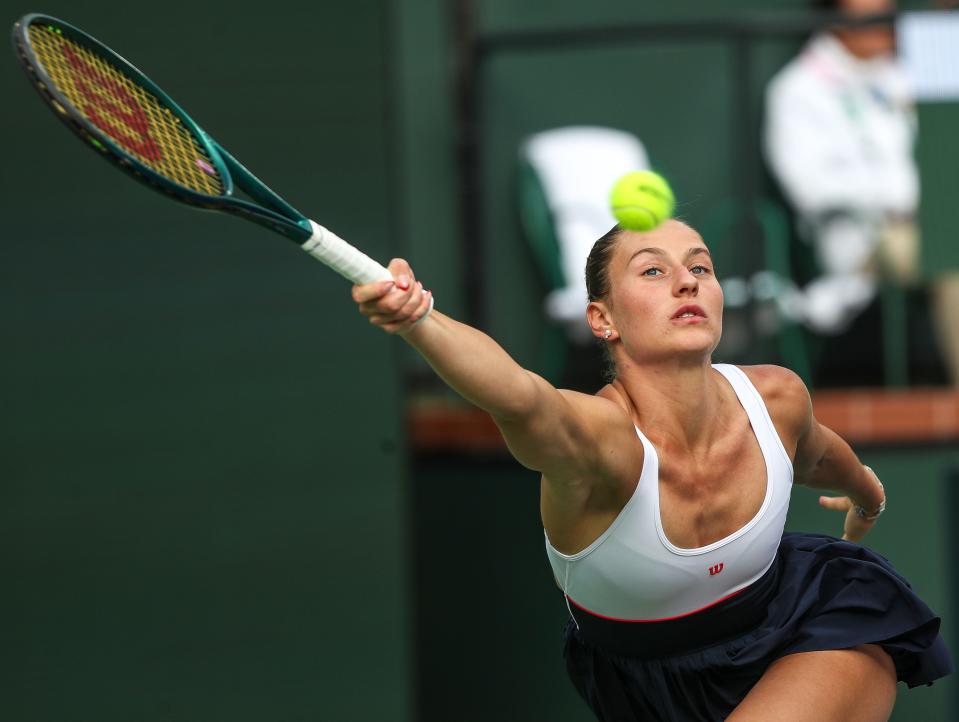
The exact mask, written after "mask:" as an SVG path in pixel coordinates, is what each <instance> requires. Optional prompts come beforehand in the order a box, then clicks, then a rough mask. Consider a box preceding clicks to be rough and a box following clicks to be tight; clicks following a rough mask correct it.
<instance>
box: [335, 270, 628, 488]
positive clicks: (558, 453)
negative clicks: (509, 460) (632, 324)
mask: <svg viewBox="0 0 959 722" xmlns="http://www.w3.org/2000/svg"><path fill="white" fill-rule="evenodd" d="M389 270H390V272H391V273H392V274H393V277H394V279H395V280H394V281H380V282H377V283H371V284H367V285H364V286H354V287H353V298H354V300H355V301H356V302H357V303H358V304H359V308H360V311H361V313H363V314H364V315H365V316H367V317H368V318H369V320H370V322H371V323H373V324H374V325H377V326H379V327H381V328H383V329H384V330H385V331H387V332H390V333H394V334H398V335H400V336H401V337H402V338H403V339H404V340H405V341H406V342H407V343H409V344H410V345H411V346H412V347H413V348H415V349H416V350H417V351H418V352H419V353H420V354H421V355H422V356H423V358H425V359H426V361H427V362H428V363H429V364H430V366H432V368H433V369H434V370H435V371H436V373H437V374H438V375H439V376H440V378H442V379H443V381H445V382H446V383H447V384H448V385H449V386H450V387H451V388H452V389H454V390H455V391H456V392H457V393H459V394H460V395H461V396H463V398H465V399H466V400H468V401H470V402H471V403H473V404H475V405H476V406H478V407H480V408H481V409H483V410H485V411H487V412H488V413H489V414H490V415H491V416H492V417H493V420H494V421H495V422H496V424H497V425H498V426H499V428H500V431H501V432H502V434H503V436H504V438H505V439H506V442H507V444H508V445H509V448H510V451H511V453H512V454H513V456H515V457H516V459H517V460H518V461H519V462H520V463H522V464H523V465H524V466H527V467H529V468H531V469H535V470H537V471H541V472H543V473H544V475H546V476H547V478H548V479H549V480H550V482H552V483H554V484H560V485H562V484H564V483H569V484H573V483H575V482H583V481H584V480H586V479H587V477H590V479H589V480H590V482H595V481H600V482H601V481H602V476H603V475H609V474H613V475H615V465H616V463H617V462H613V463H610V462H609V461H607V458H608V456H609V455H608V454H607V455H605V456H604V454H603V451H602V449H603V448H609V439H608V437H606V438H601V437H602V436H603V435H602V434H600V433H599V431H598V429H604V430H605V431H606V432H607V434H609V435H612V436H613V437H614V438H615V439H618V440H619V441H622V439H619V436H618V435H617V429H619V430H620V434H621V435H622V436H623V437H624V438H629V439H631V440H633V441H634V440H635V437H634V432H633V430H632V425H631V423H630V422H629V419H628V417H627V416H626V415H625V413H623V411H622V410H621V409H620V408H619V407H617V406H616V405H615V404H614V403H613V402H611V401H609V400H607V399H602V398H598V397H594V396H588V395H585V394H579V393H575V392H571V391H560V390H558V389H556V388H554V387H553V386H552V385H551V384H550V383H548V382H547V381H546V380H545V379H543V378H542V377H540V376H539V375H537V374H535V373H533V372H531V371H528V370H527V369H524V368H523V367H522V366H520V365H519V364H517V363H516V362H515V361H514V360H513V359H512V358H511V357H510V356H509V354H507V353H506V351H504V350H503V348H502V347H500V346H499V344H497V343H496V342H495V341H493V339H491V338H490V337H489V336H487V335H486V334H484V333H482V332H481V331H479V330H477V329H475V328H472V327H470V326H467V325H466V324H463V323H460V322H458V321H455V320H454V319H452V318H450V317H448V316H445V315H444V314H442V313H440V312H439V311H433V312H432V313H429V315H428V317H425V316H426V314H427V312H428V309H429V306H430V299H429V293H428V292H427V291H424V290H423V288H422V285H421V284H420V283H419V282H417V281H416V280H415V278H414V277H413V273H412V270H411V269H410V267H409V265H408V264H407V263H406V262H405V261H402V260H398V259H397V260H394V261H392V262H391V263H390V266H389ZM424 317H425V318H424ZM597 476H599V477H600V478H599V479H597V478H596V477H597Z"/></svg>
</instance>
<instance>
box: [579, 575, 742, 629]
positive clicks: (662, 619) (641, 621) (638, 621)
mask: <svg viewBox="0 0 959 722" xmlns="http://www.w3.org/2000/svg"><path fill="white" fill-rule="evenodd" d="M750 586H751V585H748V584H747V585H746V586H745V587H743V588H742V589H739V590H737V591H735V592H733V593H732V594H727V595H726V596H725V597H720V598H719V599H717V600H716V601H715V602H710V603H709V604H707V605H706V606H704V607H700V608H699V609H694V610H693V611H691V612H685V613H683V614H677V615H676V616H675V617H658V618H656V619H620V618H619V617H608V616H606V615H605V614H598V613H596V612H594V611H593V610H591V609H587V608H586V607H584V606H583V605H582V604H577V603H576V602H575V601H573V600H572V599H570V596H569V595H568V594H567V595H566V601H568V602H569V603H570V604H572V605H573V606H574V607H576V608H577V609H579V610H582V611H584V612H586V613H587V614H592V615H593V616H594V617H599V618H600V619H605V620H607V621H610V622H626V623H628V624H649V623H655V622H672V621H674V620H676V619H682V618H683V617H691V616H693V615H694V614H699V613H700V612H705V611H706V610H707V609H709V608H710V607H715V606H716V605H717V604H720V603H721V602H725V601H726V600H727V599H732V598H733V597H735V596H736V595H737V594H742V593H743V592H745V591H746V590H747V589H749V587H750Z"/></svg>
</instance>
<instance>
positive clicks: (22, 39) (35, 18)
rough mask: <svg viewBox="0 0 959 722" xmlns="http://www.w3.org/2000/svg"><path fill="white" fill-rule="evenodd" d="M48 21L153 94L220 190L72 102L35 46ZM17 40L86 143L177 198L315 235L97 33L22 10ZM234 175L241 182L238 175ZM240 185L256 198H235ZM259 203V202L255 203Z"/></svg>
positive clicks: (46, 92)
mask: <svg viewBox="0 0 959 722" xmlns="http://www.w3.org/2000/svg"><path fill="white" fill-rule="evenodd" d="M38 24H39V25H45V26H47V27H48V28H50V29H52V30H53V31H54V32H57V33H59V34H62V35H63V36H64V37H65V38H67V39H69V40H72V41H73V42H75V43H77V44H78V45H81V46H83V47H85V48H87V49H89V50H90V51H92V52H94V53H96V54H97V55H99V56H101V57H102V58H104V59H105V60H106V61H108V63H109V64H111V65H113V66H114V67H115V68H116V69H117V70H118V71H120V72H121V73H122V74H125V75H127V76H128V77H129V78H130V79H131V80H132V81H134V82H135V83H137V84H139V85H141V86H142V87H143V88H144V89H146V90H148V91H149V92H150V93H151V94H153V95H154V96H155V97H156V98H157V99H158V100H159V101H160V102H161V103H162V104H163V105H164V106H165V107H167V108H168V109H169V110H170V112H171V113H173V115H174V116H176V118H177V119H178V120H179V121H180V122H181V123H182V124H183V125H184V126H185V127H186V128H187V129H188V130H189V131H190V133H191V134H192V135H193V137H194V138H195V139H196V141H197V142H198V143H199V144H200V145H201V146H202V149H203V150H204V152H205V153H206V154H207V156H208V158H209V160H210V161H211V162H212V164H213V166H214V168H215V170H216V172H217V174H218V175H219V177H220V179H221V181H222V184H223V192H222V193H221V194H219V195H211V194H207V193H200V192H198V191H195V190H193V189H191V188H187V187H186V186H183V185H180V184H179V183H175V182H173V181H171V180H169V179H167V178H166V177H164V176H163V175H161V174H159V173H157V172H156V171H154V170H153V169H152V168H150V167H149V166H147V165H146V164H144V163H143V162H141V161H140V160H139V159H137V158H136V156H134V155H132V154H130V153H128V152H127V151H125V150H124V149H123V148H122V147H121V146H120V145H118V144H117V143H116V142H115V141H114V140H113V139H112V138H111V137H110V136H109V135H108V134H107V133H105V132H103V131H102V130H100V129H99V128H97V126H95V125H94V124H93V123H91V122H90V121H89V120H87V118H86V117H85V116H84V115H83V114H82V113H81V112H80V111H79V110H77V109H76V108H75V107H74V105H73V103H72V102H71V101H70V100H69V99H67V97H66V96H65V95H64V94H63V93H61V92H60V90H59V89H58V88H57V85H56V83H55V82H54V81H53V79H52V78H50V76H49V75H48V74H47V72H46V70H45V69H44V66H43V63H42V62H40V60H39V58H38V57H37V55H36V53H35V52H34V50H33V47H32V44H31V42H30V37H29V28H30V27H31V26H33V25H38ZM13 44H14V47H15V50H16V55H17V59H18V60H19V63H20V66H21V67H22V68H23V69H24V71H25V72H26V74H27V76H28V78H29V79H30V81H31V85H33V86H34V88H36V90H37V91H38V92H39V93H40V95H41V97H43V99H44V101H45V102H46V104H47V105H48V106H49V107H50V109H51V110H52V111H53V112H54V114H55V115H56V116H57V117H58V118H60V120H61V121H63V122H64V123H65V124H66V126H67V127H68V128H70V130H72V131H73V132H74V133H75V134H76V135H77V136H79V137H80V139H81V140H83V141H84V145H87V146H89V147H90V148H92V149H93V150H95V151H97V154H98V155H100V156H101V157H103V158H106V159H107V160H109V161H111V162H112V163H113V164H114V165H115V166H117V167H118V168H120V169H121V170H123V171H125V172H126V173H128V174H130V175H131V176H133V177H134V178H136V179H137V180H138V181H140V182H141V183H144V184H145V185H147V186H149V187H151V188H153V189H154V190H157V191H160V192H162V193H164V194H166V195H168V196H172V197H173V198H174V199H176V200H178V201H181V202H184V203H187V204H189V205H191V206H195V207H198V208H203V209H206V210H217V211H226V212H229V213H232V214H234V215H238V216H241V217H243V218H245V219H246V220H250V221H253V222H254V223H258V224H259V225H261V226H265V227H267V228H269V229H270V230H273V231H276V232H277V233H280V234H282V235H284V236H286V237H287V238H289V239H290V240H293V241H295V242H297V243H299V244H302V243H304V242H305V241H307V240H308V239H309V238H310V237H311V236H312V235H313V232H314V231H313V227H312V225H311V224H310V221H309V219H307V218H306V216H304V215H303V214H302V213H300V212H299V211H297V210H296V209H295V208H293V206H291V205H290V204H289V203H287V202H286V201H284V200H283V199H282V198H281V197H280V196H278V195H277V194H276V193H274V192H273V191H272V190H271V189H270V188H269V187H268V186H267V185H266V184H265V183H263V182H262V181H261V180H260V179H259V178H257V177H256V176H255V175H253V173H251V172H250V171H249V170H248V169H247V168H246V167H244V166H243V165H242V164H241V163H240V162H239V161H237V160H236V158H234V157H233V156H232V155H231V154H230V153H228V152H227V151H226V150H224V149H223V147H222V146H220V144H219V143H217V142H216V141H215V140H214V139H213V138H211V137H210V136H209V135H208V134H207V133H206V131H204V130H203V129H202V128H201V127H200V126H199V125H198V124H197V123H196V122H195V121H194V120H193V119H192V118H191V117H190V116H189V115H187V113H186V112H185V111H184V110H183V109H182V108H180V106H179V105H177V103H176V102H175V101H174V100H173V99H172V98H171V97H170V96H169V95H167V94H166V93H165V92H163V90H162V89H160V87H159V86H158V85H157V84H156V83H154V82H153V81H152V80H150V78H148V77H147V76H146V75H144V74H143V73H142V72H141V71H140V70H139V69H138V68H136V67H135V66H134V65H133V64H132V63H130V62H129V61H127V60H126V59H125V58H123V57H122V56H121V55H119V54H118V53H116V52H114V51H113V50H111V49H110V48H108V47H107V46H106V45H104V44H103V43H101V42H100V41H99V40H97V39H96V38H94V37H93V36H91V35H89V34H87V33H85V32H83V31H82V30H80V29H79V28H76V27H74V26H73V25H71V24H70V23H67V22H65V21H63V20H60V19H59V18H55V17H52V16H49V15H44V14H41V13H30V14H28V15H25V16H23V17H22V18H20V20H19V21H18V22H17V23H16V24H15V25H14V26H13ZM234 179H236V181H237V182H235V181H234ZM237 185H239V187H240V188H242V190H243V191H244V192H245V193H247V194H248V195H249V196H250V197H251V198H252V199H253V200H254V201H256V203H251V202H249V201H247V200H245V199H243V198H237V197H236V196H235V195H234V193H235V191H236V188H237ZM257 204H261V205H257Z"/></svg>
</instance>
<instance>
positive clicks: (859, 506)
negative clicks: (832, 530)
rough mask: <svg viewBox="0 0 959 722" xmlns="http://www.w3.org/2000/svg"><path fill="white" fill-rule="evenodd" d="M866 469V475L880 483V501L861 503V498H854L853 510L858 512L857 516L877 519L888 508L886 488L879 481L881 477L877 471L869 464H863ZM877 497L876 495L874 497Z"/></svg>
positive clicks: (865, 518)
mask: <svg viewBox="0 0 959 722" xmlns="http://www.w3.org/2000/svg"><path fill="white" fill-rule="evenodd" d="M862 468H863V469H864V470H865V471H866V475H867V476H869V477H871V478H872V479H873V480H874V481H875V482H876V484H878V485H879V494H878V496H879V502H878V503H876V502H875V501H873V502H872V503H865V504H863V503H860V501H859V500H857V499H853V500H852V508H853V511H855V512H856V516H858V517H859V518H860V519H863V520H865V521H875V520H876V519H878V518H879V516H880V515H881V514H882V513H883V512H884V511H885V510H886V488H885V487H884V486H883V485H882V482H881V481H879V477H878V476H876V472H874V471H873V470H872V469H870V468H869V467H868V466H865V465H863V467H862ZM873 499H875V497H873Z"/></svg>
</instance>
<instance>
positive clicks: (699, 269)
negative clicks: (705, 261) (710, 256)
mask: <svg viewBox="0 0 959 722" xmlns="http://www.w3.org/2000/svg"><path fill="white" fill-rule="evenodd" d="M689 270H690V272H692V273H695V274H697V275H702V274H703V273H709V268H707V267H706V266H693V267H692V268H691V269H689Z"/></svg>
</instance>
